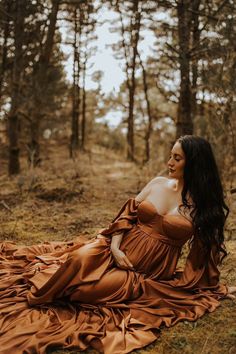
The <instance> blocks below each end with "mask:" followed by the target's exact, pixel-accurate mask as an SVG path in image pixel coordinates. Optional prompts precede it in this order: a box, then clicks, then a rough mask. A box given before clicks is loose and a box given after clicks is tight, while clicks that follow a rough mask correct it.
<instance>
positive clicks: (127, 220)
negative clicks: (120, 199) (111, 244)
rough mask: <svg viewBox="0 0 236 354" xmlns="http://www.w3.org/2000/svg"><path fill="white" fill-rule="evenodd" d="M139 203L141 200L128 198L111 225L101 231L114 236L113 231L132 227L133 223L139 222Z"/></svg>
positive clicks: (102, 233) (103, 233)
mask: <svg viewBox="0 0 236 354" xmlns="http://www.w3.org/2000/svg"><path fill="white" fill-rule="evenodd" d="M138 205H139V202H138V201H137V200H135V199H134V198H130V199H128V200H127V201H126V202H125V203H124V205H123V206H122V207H121V209H120V210H119V212H118V214H117V216H116V217H115V218H114V219H113V220H112V222H111V224H110V225H109V227H108V228H106V229H103V230H102V231H101V232H100V233H101V235H104V236H112V234H113V233H117V232H119V231H121V232H123V231H128V230H130V229H132V227H133V225H134V224H135V223H136V222H137V211H138Z"/></svg>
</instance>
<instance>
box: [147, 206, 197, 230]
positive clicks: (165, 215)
mask: <svg viewBox="0 0 236 354" xmlns="http://www.w3.org/2000/svg"><path fill="white" fill-rule="evenodd" d="M143 202H146V203H149V204H150V205H151V206H152V207H153V208H154V209H155V212H156V214H157V215H158V216H160V217H161V218H165V217H167V216H174V217H181V218H182V219H184V220H186V221H188V222H189V223H190V224H191V225H192V222H191V220H189V219H187V218H186V217H184V216H183V215H180V214H179V215H174V214H164V215H162V214H160V213H159V212H158V211H157V208H156V207H155V205H154V204H153V203H152V202H150V201H149V200H142V201H141V202H140V204H141V203H143Z"/></svg>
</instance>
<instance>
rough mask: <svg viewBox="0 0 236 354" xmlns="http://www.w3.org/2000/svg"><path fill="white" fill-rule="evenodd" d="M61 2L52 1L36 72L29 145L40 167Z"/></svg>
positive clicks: (35, 161) (35, 162)
mask: <svg viewBox="0 0 236 354" xmlns="http://www.w3.org/2000/svg"><path fill="white" fill-rule="evenodd" d="M59 3H60V0H52V9H51V12H50V14H49V26H48V32H47V37H46V41H45V45H44V48H43V49H42V52H41V55H40V58H39V62H38V65H37V67H36V70H35V92H34V108H35V113H34V116H33V117H32V123H31V134H32V135H31V141H30V143H29V144H28V147H29V151H30V155H31V156H32V155H33V156H34V166H36V165H38V164H39V163H40V161H41V159H40V142H39V136H40V122H41V119H43V101H42V92H43V91H44V90H45V85H46V80H45V79H46V74H47V69H48V65H49V62H50V58H51V55H52V50H53V40H54V35H55V31H56V22H57V14H58V10H59Z"/></svg>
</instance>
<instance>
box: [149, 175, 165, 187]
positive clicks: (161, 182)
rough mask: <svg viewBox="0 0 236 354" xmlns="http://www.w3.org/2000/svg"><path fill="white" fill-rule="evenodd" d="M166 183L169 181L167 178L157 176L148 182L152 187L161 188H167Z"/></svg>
mask: <svg viewBox="0 0 236 354" xmlns="http://www.w3.org/2000/svg"><path fill="white" fill-rule="evenodd" d="M168 181H169V179H168V178H167V177H163V176H157V177H155V178H153V179H152V180H151V181H150V184H152V185H162V186H167V187H168Z"/></svg>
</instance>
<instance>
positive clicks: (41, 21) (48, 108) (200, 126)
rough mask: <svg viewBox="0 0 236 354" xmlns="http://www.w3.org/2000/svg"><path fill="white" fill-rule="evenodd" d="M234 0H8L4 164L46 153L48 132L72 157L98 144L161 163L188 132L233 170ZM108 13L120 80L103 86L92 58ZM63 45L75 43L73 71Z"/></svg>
mask: <svg viewBox="0 0 236 354" xmlns="http://www.w3.org/2000/svg"><path fill="white" fill-rule="evenodd" d="M235 7H236V4H235V2H234V1H233V0H225V1H224V0H193V1H190V0H163V1H140V0H135V1H128V0H127V1H126V0H125V1H122V2H121V1H117V0H96V1H90V0H31V1H30V0H1V1H0V53H1V54H0V64H1V65H0V105H1V115H0V125H1V126H0V134H1V136H0V139H1V146H2V152H1V154H2V156H4V157H5V159H7V160H8V172H9V174H10V175H14V174H18V173H19V172H20V168H21V167H20V161H21V158H23V159H24V158H25V159H27V160H28V163H29V165H31V166H36V165H39V164H40V163H43V159H44V158H45V153H44V149H43V148H42V149H40V146H41V145H42V142H43V144H45V141H50V139H54V140H55V141H56V142H58V144H60V143H61V141H63V142H64V143H65V146H66V148H68V156H70V157H73V158H74V157H75V156H77V154H78V153H80V152H81V151H90V152H91V153H92V150H93V147H94V146H96V145H97V144H98V145H102V146H104V147H106V148H108V149H113V150H116V151H117V152H119V153H120V154H124V156H126V157H128V159H130V160H132V161H136V162H139V163H149V164H152V161H156V160H158V161H159V165H158V166H159V167H158V168H159V169H160V166H164V161H165V160H166V158H167V155H168V151H169V147H170V144H171V143H172V142H173V141H174V140H175V138H176V137H178V136H180V135H183V134H186V133H187V134H199V135H201V136H203V137H206V138H207V139H209V140H210V141H211V143H212V144H213V146H214V147H215V151H216V154H217V155H218V161H219V163H220V167H221V169H222V171H225V172H224V173H225V174H226V175H227V176H226V177H227V179H228V180H232V178H233V173H234V172H233V169H232V166H233V165H235V161H236V156H235V151H236V140H235V139H236V138H235V128H236V119H235V96H234V92H235V86H236V80H235V77H236V75H235V74H236V73H235V71H236V48H235V43H236V31H235V28H236V24H235V20H236V12H235ZM109 11H110V12H112V13H113V14H114V20H112V21H111V23H110V24H109V26H110V31H111V32H113V33H115V34H116V36H117V37H116V38H117V41H116V43H113V44H112V45H111V47H112V49H113V53H114V57H115V58H116V59H117V60H119V61H120V65H121V67H122V69H123V71H124V77H125V79H124V81H123V83H121V86H120V89H119V90H118V91H113V92H108V93H107V92H104V90H103V87H102V85H101V81H102V77H103V72H102V71H96V70H95V71H93V65H94V62H95V61H96V52H97V51H98V50H99V47H98V45H99V38H97V37H98V35H97V33H98V31H99V28H100V27H101V26H102V25H103V21H104V20H103V18H104V14H105V13H106V12H109ZM150 39H151V40H150ZM149 40H150V46H149V49H148V51H146V52H145V50H144V49H143V48H144V47H143V43H144V42H145V41H146V42H147V41H149ZM63 45H67V48H68V46H69V47H70V48H71V49H70V52H71V57H73V75H72V80H71V81H69V80H68V79H67V78H66V72H65V62H66V61H67V60H69V59H70V58H69V57H68V56H67V54H65V51H63ZM105 66H106V63H104V70H105V69H106V68H105ZM91 76H92V77H93V80H94V82H95V83H96V85H95V88H93V89H88V88H87V85H86V81H87V78H88V77H91ZM114 79H115V77H114V78H113V77H111V78H110V80H111V81H112V80H114ZM112 112H113V113H114V112H116V113H117V114H118V115H119V117H120V123H119V124H116V125H115V126H114V124H113V122H112V119H111V118H110V117H112ZM46 138H47V139H48V140H45V139H46Z"/></svg>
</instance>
